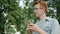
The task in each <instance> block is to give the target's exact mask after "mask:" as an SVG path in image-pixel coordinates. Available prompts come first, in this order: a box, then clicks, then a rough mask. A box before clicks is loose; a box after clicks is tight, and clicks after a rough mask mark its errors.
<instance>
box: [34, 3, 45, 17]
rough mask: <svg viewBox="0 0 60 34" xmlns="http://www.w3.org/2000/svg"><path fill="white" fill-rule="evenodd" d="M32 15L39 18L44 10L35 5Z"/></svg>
mask: <svg viewBox="0 0 60 34" xmlns="http://www.w3.org/2000/svg"><path fill="white" fill-rule="evenodd" d="M34 13H35V15H36V17H40V16H41V15H42V14H43V13H45V12H44V9H43V8H42V7H41V6H40V5H39V4H36V5H35V6H34Z"/></svg>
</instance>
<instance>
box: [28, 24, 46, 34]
mask: <svg viewBox="0 0 60 34" xmlns="http://www.w3.org/2000/svg"><path fill="white" fill-rule="evenodd" d="M27 29H28V31H34V32H37V33H39V34H46V32H45V31H44V30H43V29H41V28H39V27H38V26H37V25H36V24H33V23H30V24H28V25H27Z"/></svg>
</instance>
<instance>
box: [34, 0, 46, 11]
mask: <svg viewBox="0 0 60 34" xmlns="http://www.w3.org/2000/svg"><path fill="white" fill-rule="evenodd" d="M36 4H40V6H41V7H42V8H44V9H45V12H46V11H47V3H46V2H45V1H40V0H38V1H35V2H34V5H36Z"/></svg>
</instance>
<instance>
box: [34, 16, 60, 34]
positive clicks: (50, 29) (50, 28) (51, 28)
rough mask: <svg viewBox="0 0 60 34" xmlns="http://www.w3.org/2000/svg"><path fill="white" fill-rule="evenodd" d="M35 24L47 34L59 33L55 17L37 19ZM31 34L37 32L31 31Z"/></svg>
mask: <svg viewBox="0 0 60 34" xmlns="http://www.w3.org/2000/svg"><path fill="white" fill-rule="evenodd" d="M36 25H37V26H39V27H40V28H42V29H43V30H44V31H46V32H47V34H60V29H59V28H60V27H59V23H58V21H57V20H56V19H53V18H50V17H47V18H46V20H43V21H41V20H39V21H38V20H37V21H36ZM33 34H38V33H37V32H33Z"/></svg>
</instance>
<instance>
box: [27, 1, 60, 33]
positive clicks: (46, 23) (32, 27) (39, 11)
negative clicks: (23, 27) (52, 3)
mask: <svg viewBox="0 0 60 34" xmlns="http://www.w3.org/2000/svg"><path fill="white" fill-rule="evenodd" d="M46 11H47V4H46V2H45V1H36V2H34V13H35V15H36V17H38V18H39V19H40V20H37V21H36V24H33V23H30V24H28V26H27V28H28V31H29V32H30V34H60V33H59V31H60V30H59V23H58V21H57V20H56V19H53V18H50V17H47V16H46V14H45V13H46Z"/></svg>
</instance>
